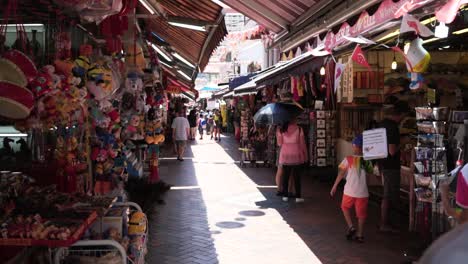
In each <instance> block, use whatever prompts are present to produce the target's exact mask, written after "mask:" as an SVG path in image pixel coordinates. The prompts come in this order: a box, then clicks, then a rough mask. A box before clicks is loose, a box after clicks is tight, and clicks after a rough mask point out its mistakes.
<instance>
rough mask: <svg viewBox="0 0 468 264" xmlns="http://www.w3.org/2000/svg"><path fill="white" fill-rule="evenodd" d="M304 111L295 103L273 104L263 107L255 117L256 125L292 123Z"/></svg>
mask: <svg viewBox="0 0 468 264" xmlns="http://www.w3.org/2000/svg"><path fill="white" fill-rule="evenodd" d="M303 111H304V109H302V107H300V106H299V105H297V104H293V103H271V104H267V105H265V106H264V107H262V108H261V109H260V110H258V112H257V113H256V114H255V115H254V118H253V119H254V121H255V124H259V125H281V124H284V123H286V122H289V121H291V119H293V118H294V117H296V116H298V115H299V114H300V113H302V112H303Z"/></svg>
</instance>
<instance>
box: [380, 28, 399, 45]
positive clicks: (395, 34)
mask: <svg viewBox="0 0 468 264" xmlns="http://www.w3.org/2000/svg"><path fill="white" fill-rule="evenodd" d="M398 35H400V30H399V29H397V30H395V31H393V32H390V33H388V34H387V35H385V36H383V37H381V38H379V39H378V40H377V42H380V41H382V40H386V39H389V38H392V37H395V36H398Z"/></svg>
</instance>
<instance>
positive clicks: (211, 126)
mask: <svg viewBox="0 0 468 264" xmlns="http://www.w3.org/2000/svg"><path fill="white" fill-rule="evenodd" d="M214 129H215V123H214V119H213V114H212V113H210V114H209V115H208V121H207V125H206V133H207V134H208V131H209V132H210V135H211V139H213V136H214Z"/></svg>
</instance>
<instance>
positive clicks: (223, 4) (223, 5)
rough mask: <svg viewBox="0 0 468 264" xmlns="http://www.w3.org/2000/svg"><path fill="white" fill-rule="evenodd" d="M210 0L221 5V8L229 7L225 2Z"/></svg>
mask: <svg viewBox="0 0 468 264" xmlns="http://www.w3.org/2000/svg"><path fill="white" fill-rule="evenodd" d="M211 2H213V3H215V4H217V5H219V6H221V7H222V8H230V7H229V6H228V5H226V4H225V3H223V2H221V1H220V0H211Z"/></svg>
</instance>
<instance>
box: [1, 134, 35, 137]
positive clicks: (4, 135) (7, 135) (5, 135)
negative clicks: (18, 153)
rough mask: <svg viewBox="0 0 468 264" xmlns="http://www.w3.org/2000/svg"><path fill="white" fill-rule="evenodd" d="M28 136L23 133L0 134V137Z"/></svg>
mask: <svg viewBox="0 0 468 264" xmlns="http://www.w3.org/2000/svg"><path fill="white" fill-rule="evenodd" d="M27 136H28V134H24V133H15V134H13V133H1V134H0V137H27Z"/></svg>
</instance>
